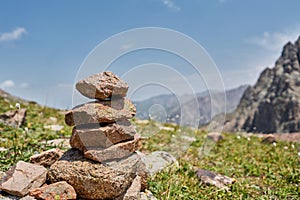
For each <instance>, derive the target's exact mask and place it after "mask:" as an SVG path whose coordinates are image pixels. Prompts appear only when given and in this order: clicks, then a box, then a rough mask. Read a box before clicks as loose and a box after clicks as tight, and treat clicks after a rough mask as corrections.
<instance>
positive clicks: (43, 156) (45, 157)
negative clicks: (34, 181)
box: [30, 148, 64, 167]
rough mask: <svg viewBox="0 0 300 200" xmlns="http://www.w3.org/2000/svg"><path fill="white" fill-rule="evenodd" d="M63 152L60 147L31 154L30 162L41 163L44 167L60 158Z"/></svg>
mask: <svg viewBox="0 0 300 200" xmlns="http://www.w3.org/2000/svg"><path fill="white" fill-rule="evenodd" d="M63 153H64V151H62V150H60V149H55V148H54V149H49V150H47V151H44V152H42V153H40V154H37V155H33V156H31V157H30V162H31V163H34V164H37V165H42V166H44V167H50V166H51V165H52V164H53V163H55V162H56V161H58V160H59V159H60V158H61V156H62V155H63Z"/></svg>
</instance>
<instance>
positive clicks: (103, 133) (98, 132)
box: [70, 120, 136, 151]
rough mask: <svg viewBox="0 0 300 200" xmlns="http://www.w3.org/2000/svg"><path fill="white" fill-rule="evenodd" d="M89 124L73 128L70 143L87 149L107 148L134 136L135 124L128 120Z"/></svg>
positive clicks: (75, 146)
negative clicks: (105, 123) (104, 124)
mask: <svg viewBox="0 0 300 200" xmlns="http://www.w3.org/2000/svg"><path fill="white" fill-rule="evenodd" d="M101 125H102V124H89V125H82V126H78V127H74V128H73V132H72V136H71V139H70V144H71V146H72V147H73V148H76V149H79V150H81V151H87V150H89V149H92V148H95V147H102V148H107V147H110V146H112V145H113V144H116V143H119V142H122V141H127V140H132V139H133V138H134V134H135V133H136V132H135V129H134V126H133V125H131V123H130V122H129V121H127V120H123V121H121V122H118V123H111V124H107V125H106V126H101Z"/></svg>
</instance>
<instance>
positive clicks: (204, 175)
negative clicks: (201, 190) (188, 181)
mask: <svg viewBox="0 0 300 200" xmlns="http://www.w3.org/2000/svg"><path fill="white" fill-rule="evenodd" d="M197 177H198V178H199V179H200V180H201V182H202V183H204V184H208V185H214V186H216V187H218V188H221V189H225V190H229V187H228V185H230V184H233V183H235V182H236V180H235V179H234V178H230V177H227V176H224V175H221V174H218V173H215V172H212V171H209V170H204V169H198V170H197Z"/></svg>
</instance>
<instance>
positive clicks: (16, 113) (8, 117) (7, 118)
mask: <svg viewBox="0 0 300 200" xmlns="http://www.w3.org/2000/svg"><path fill="white" fill-rule="evenodd" d="M25 120H26V109H25V108H21V109H18V110H9V111H7V112H5V113H3V114H0V123H2V124H6V125H8V126H12V127H20V126H22V125H23V124H24V123H25Z"/></svg>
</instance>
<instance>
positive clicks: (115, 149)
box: [65, 72, 139, 162]
mask: <svg viewBox="0 0 300 200" xmlns="http://www.w3.org/2000/svg"><path fill="white" fill-rule="evenodd" d="M76 89H77V90H78V91H79V92H80V93H81V94H82V95H84V96H86V97H88V98H91V99H95V101H93V102H89V103H85V104H82V105H78V106H76V107H74V108H73V109H72V110H69V111H68V112H67V113H66V115H65V122H66V124H67V125H69V126H74V128H73V131H72V136H71V139H70V144H71V146H72V147H73V148H76V149H79V150H80V151H82V152H84V157H86V158H88V159H92V160H94V161H97V162H104V161H107V160H114V159H121V158H124V157H127V156H129V155H130V154H132V153H133V152H134V151H136V150H137V147H138V141H139V136H138V135H137V134H136V131H135V129H134V126H133V125H131V123H130V121H129V119H131V118H132V117H134V116H135V114H136V109H135V106H134V105H133V103H132V102H131V101H130V100H129V99H127V98H126V93H127V91H128V85H127V83H125V82H124V81H123V80H121V79H120V78H119V77H118V76H116V75H115V74H113V73H112V72H103V73H100V74H96V75H92V76H89V77H87V78H85V79H83V80H81V81H79V82H78V83H77V84H76Z"/></svg>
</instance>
